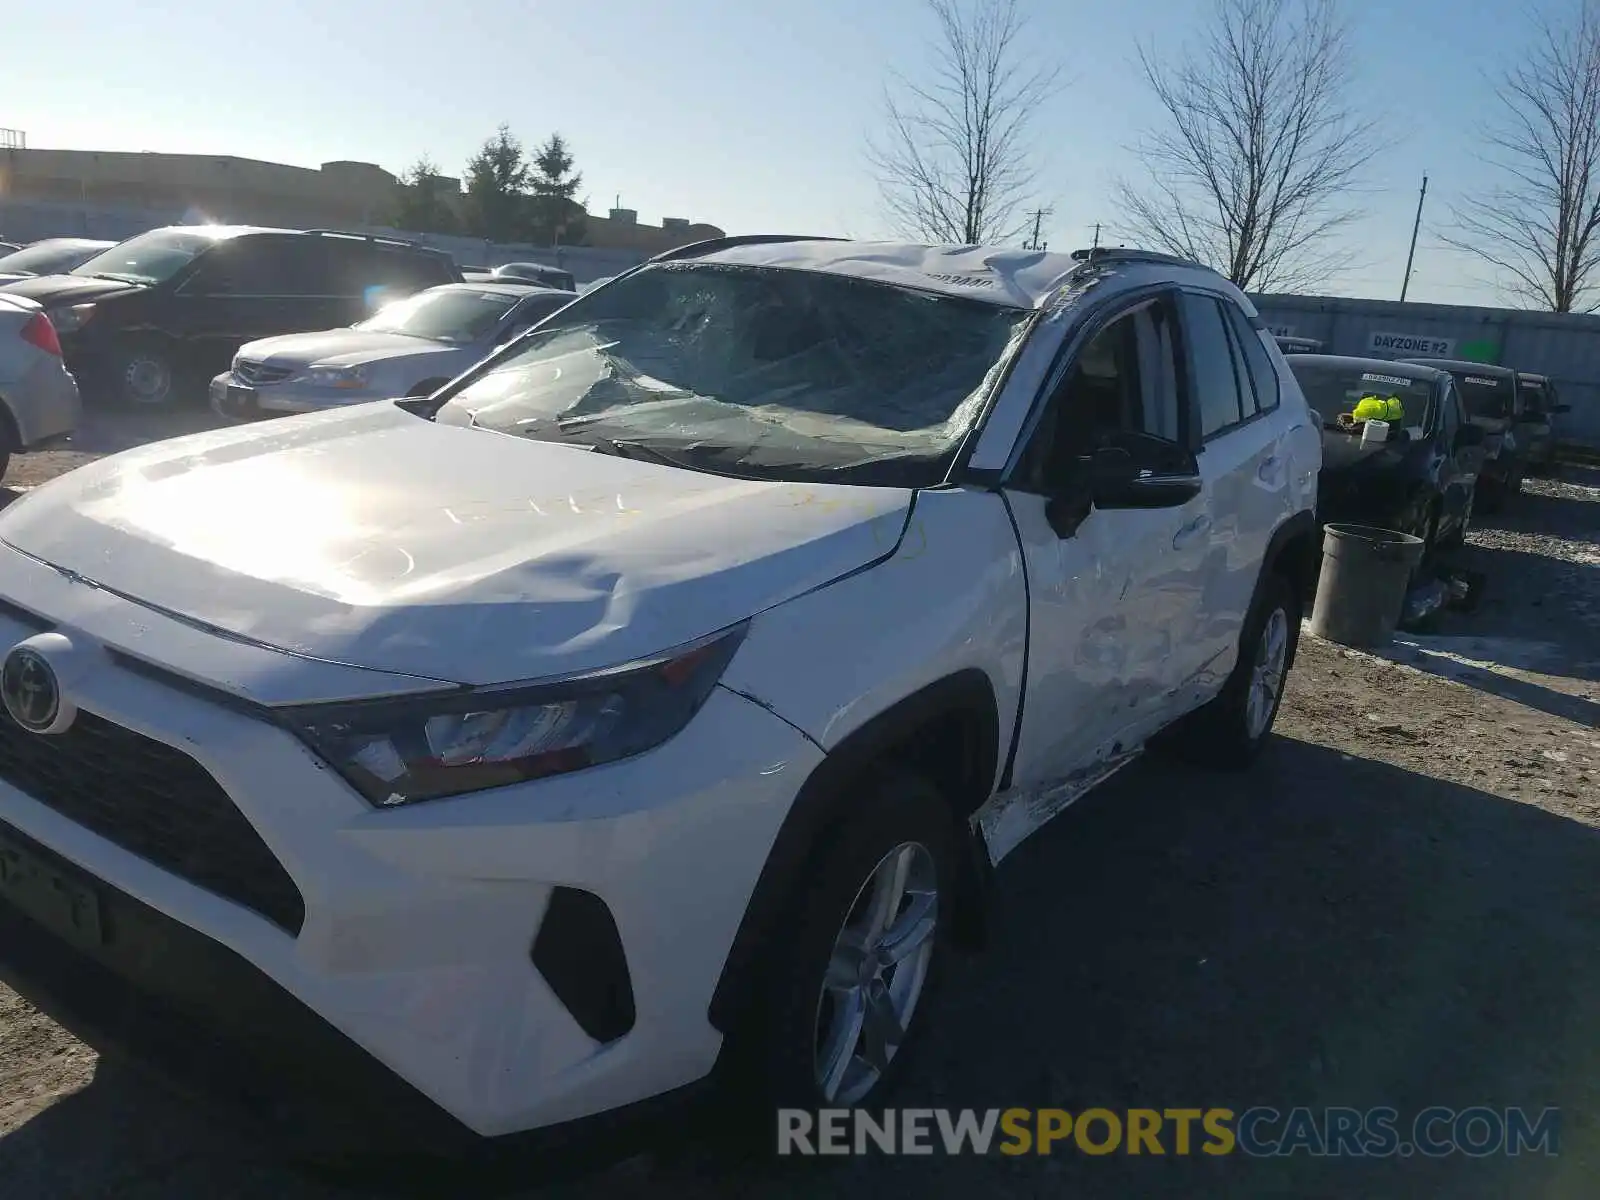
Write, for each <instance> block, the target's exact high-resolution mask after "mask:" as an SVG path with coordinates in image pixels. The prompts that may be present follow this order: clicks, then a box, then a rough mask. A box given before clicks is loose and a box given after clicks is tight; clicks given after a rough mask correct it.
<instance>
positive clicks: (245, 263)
mask: <svg viewBox="0 0 1600 1200" xmlns="http://www.w3.org/2000/svg"><path fill="white" fill-rule="evenodd" d="M271 249H272V248H271V246H270V245H268V244H267V243H266V242H264V241H262V240H261V239H259V238H239V239H235V240H231V241H227V242H224V243H222V244H221V245H218V246H216V247H214V248H212V249H210V250H207V251H206V252H205V253H204V254H203V255H201V257H200V259H199V261H198V263H197V264H196V266H195V272H194V274H193V275H192V276H190V277H189V282H188V283H187V285H186V290H187V291H189V292H192V293H193V294H195V295H197V296H270V295H273V294H274V292H273V286H274V274H275V271H274V263H273V256H272V253H271Z"/></svg>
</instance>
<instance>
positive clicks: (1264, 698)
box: [1245, 608, 1289, 739]
mask: <svg viewBox="0 0 1600 1200" xmlns="http://www.w3.org/2000/svg"><path fill="white" fill-rule="evenodd" d="M1288 656H1289V616H1288V614H1287V613H1285V612H1284V611H1283V609H1281V608H1275V609H1273V610H1272V612H1271V613H1270V614H1268V616H1267V621H1266V624H1265V625H1264V626H1262V629H1261V637H1260V639H1259V640H1258V641H1257V642H1256V660H1255V664H1254V666H1253V668H1252V669H1251V672H1250V694H1249V696H1248V698H1247V699H1246V702H1245V727H1246V731H1247V732H1248V733H1249V734H1250V737H1251V738H1252V739H1254V738H1258V737H1260V736H1261V735H1262V734H1263V733H1265V732H1266V731H1267V722H1269V721H1270V720H1271V719H1272V713H1273V709H1274V708H1275V707H1276V706H1277V703H1278V695H1279V693H1280V692H1281V691H1282V690H1283V675H1284V663H1285V661H1286V660H1287V659H1288Z"/></svg>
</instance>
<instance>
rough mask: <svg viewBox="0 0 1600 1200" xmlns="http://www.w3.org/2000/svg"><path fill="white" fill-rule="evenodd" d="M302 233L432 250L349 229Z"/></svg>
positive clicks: (419, 245) (427, 247)
mask: <svg viewBox="0 0 1600 1200" xmlns="http://www.w3.org/2000/svg"><path fill="white" fill-rule="evenodd" d="M301 232H303V233H314V234H317V235H318V236H321V237H342V238H355V239H356V240H357V241H362V242H374V243H377V244H379V245H384V246H404V247H406V249H408V250H433V249H436V248H435V247H433V246H424V245H423V244H422V243H421V242H414V241H411V240H410V239H408V238H397V237H387V236H385V235H383V234H381V233H356V232H354V231H353V230H349V229H305V230H302V231H301Z"/></svg>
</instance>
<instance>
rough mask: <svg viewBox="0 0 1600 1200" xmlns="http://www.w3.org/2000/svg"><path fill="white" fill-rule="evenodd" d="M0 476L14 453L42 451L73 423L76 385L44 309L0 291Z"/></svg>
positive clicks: (66, 433) (68, 429) (75, 405)
mask: <svg viewBox="0 0 1600 1200" xmlns="http://www.w3.org/2000/svg"><path fill="white" fill-rule="evenodd" d="M0 416H3V417H4V420H0V478H4V476H5V473H6V468H7V467H8V466H9V465H10V463H11V457H12V455H14V454H19V453H24V452H26V451H31V450H45V449H48V448H49V447H50V446H52V445H55V444H56V443H58V442H60V441H61V440H62V439H64V438H65V437H66V436H67V435H68V434H70V433H71V432H72V431H73V429H74V428H76V426H77V424H78V385H77V383H76V382H75V381H74V380H73V378H72V376H71V375H70V374H68V372H67V369H66V367H65V366H64V365H63V364H62V361H61V342H60V341H59V339H57V337H56V331H55V327H54V326H53V325H51V324H50V318H48V317H46V316H45V315H44V309H42V308H41V307H39V305H37V304H35V303H34V302H33V301H32V300H24V299H22V298H21V297H19V296H7V295H4V294H0Z"/></svg>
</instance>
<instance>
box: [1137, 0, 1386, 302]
mask: <svg viewBox="0 0 1600 1200" xmlns="http://www.w3.org/2000/svg"><path fill="white" fill-rule="evenodd" d="M1139 64H1140V66H1141V67H1142V68H1143V72H1144V77H1145V80H1146V81H1147V82H1148V84H1149V86H1150V88H1151V90H1152V91H1153V92H1154V93H1155V97H1156V100H1157V101H1158V102H1159V103H1160V105H1161V107H1162V108H1163V109H1164V110H1165V118H1164V121H1163V124H1162V126H1161V127H1160V128H1158V129H1155V130H1153V131H1151V132H1150V133H1148V134H1146V136H1145V137H1144V139H1143V140H1142V142H1141V143H1140V145H1139V146H1138V147H1137V149H1138V151H1139V153H1140V155H1141V157H1142V159H1143V161H1144V164H1145V167H1146V169H1147V170H1148V172H1149V178H1148V180H1146V181H1145V182H1144V183H1143V184H1142V185H1133V184H1130V183H1128V182H1127V181H1122V182H1120V183H1119V184H1118V187H1117V193H1118V197H1119V200H1120V203H1121V206H1122V209H1123V211H1124V212H1125V213H1126V218H1125V220H1124V222H1123V225H1124V229H1123V232H1124V233H1125V235H1126V236H1128V237H1129V238H1130V239H1131V240H1135V241H1141V242H1144V243H1147V244H1153V245H1152V248H1159V249H1163V250H1166V251H1169V252H1171V253H1173V254H1180V255H1183V256H1184V257H1187V258H1193V259H1196V260H1198V261H1200V262H1203V263H1206V264H1207V265H1209V266H1212V267H1215V268H1216V269H1217V270H1219V271H1221V272H1222V273H1223V274H1225V275H1227V276H1228V278H1229V279H1231V280H1233V282H1234V283H1236V284H1238V285H1239V286H1240V287H1241V288H1254V289H1258V290H1260V289H1277V288H1294V287H1306V286H1312V285H1315V284H1317V283H1321V282H1324V281H1325V280H1327V279H1329V278H1331V277H1332V276H1334V275H1336V274H1337V273H1338V271H1339V270H1340V269H1342V268H1343V267H1344V266H1346V265H1348V264H1347V262H1345V261H1343V259H1344V257H1345V256H1343V255H1341V254H1340V252H1339V251H1338V250H1337V249H1335V248H1333V247H1331V246H1330V244H1329V241H1328V238H1329V235H1331V234H1333V233H1335V232H1336V231H1338V230H1339V229H1340V228H1341V227H1343V226H1345V225H1348V224H1349V223H1350V222H1352V221H1354V220H1356V219H1358V218H1359V217H1360V216H1361V215H1362V213H1361V210H1360V209H1359V208H1358V207H1357V206H1355V205H1354V204H1353V203H1352V196H1351V194H1352V191H1353V189H1354V185H1355V183H1356V180H1357V177H1358V176H1359V175H1360V173H1361V171H1362V169H1363V168H1364V167H1365V166H1366V165H1367V163H1368V162H1369V161H1370V160H1371V158H1372V156H1373V155H1374V154H1375V153H1376V152H1377V150H1378V147H1379V142H1378V139H1377V136H1376V135H1377V125H1376V122H1375V121H1374V120H1372V119H1370V118H1365V117H1362V116H1360V115H1359V114H1358V113H1357V112H1356V111H1355V110H1354V109H1353V107H1352V106H1351V104H1350V99H1349V98H1350V96H1351V95H1352V93H1353V88H1352V69H1351V65H1352V54H1351V51H1350V44H1349V39H1348V34H1347V31H1346V28H1345V25H1344V23H1343V21H1342V20H1341V18H1340V15H1339V12H1338V9H1337V7H1336V4H1335V0H1216V7H1215V14H1214V18H1213V21H1212V23H1211V24H1210V26H1209V27H1208V29H1207V31H1206V34H1205V35H1204V37H1203V39H1202V40H1201V42H1200V44H1199V46H1198V47H1197V48H1196V49H1194V50H1192V51H1187V52H1185V53H1184V54H1182V55H1180V56H1178V57H1177V58H1176V59H1173V60H1161V59H1158V58H1157V56H1156V54H1155V52H1154V50H1153V48H1149V47H1141V48H1140V51H1139Z"/></svg>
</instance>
